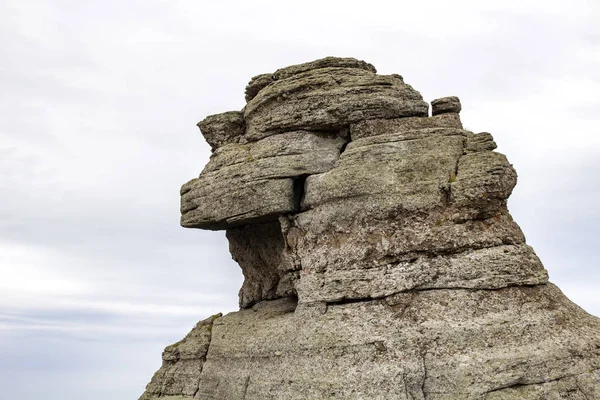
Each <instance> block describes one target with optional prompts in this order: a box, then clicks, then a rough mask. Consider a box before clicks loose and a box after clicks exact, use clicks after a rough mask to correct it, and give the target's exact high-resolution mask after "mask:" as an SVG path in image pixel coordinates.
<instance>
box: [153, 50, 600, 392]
mask: <svg viewBox="0 0 600 400" xmlns="http://www.w3.org/2000/svg"><path fill="white" fill-rule="evenodd" d="M246 100H247V102H248V103H247V105H246V107H245V108H244V110H243V111H241V112H237V111H232V112H227V113H223V114H218V115H213V116H209V117H207V118H206V119H205V120H204V121H202V122H200V123H199V124H198V125H199V127H200V130H201V131H202V134H203V135H204V137H205V138H206V140H207V142H208V143H209V144H210V145H211V147H212V149H213V153H212V156H211V158H210V161H209V163H208V164H207V165H206V167H205V168H204V170H203V171H202V173H201V174H200V176H199V177H198V178H196V179H193V180H191V181H190V182H188V183H186V184H185V185H183V187H182V189H181V213H182V216H181V224H182V225H183V226H184V227H189V228H200V229H211V230H217V229H224V230H226V231H227V238H228V240H229V246H230V251H231V254H232V256H233V258H234V260H236V261H237V262H238V263H239V265H240V267H241V269H242V272H243V274H244V277H245V281H244V284H243V286H242V288H241V290H240V293H239V300H240V308H241V310H240V311H239V312H235V313H231V314H228V315H225V316H221V315H217V316H213V317H211V318H209V319H207V320H204V321H201V322H200V323H199V324H198V325H197V326H196V327H195V328H194V329H193V330H192V332H190V334H188V336H186V337H185V338H184V339H183V340H182V341H181V342H178V343H176V344H173V345H171V346H168V347H167V348H166V349H165V351H164V353H163V366H162V367H161V368H160V370H159V371H158V372H157V373H156V374H155V375H154V377H153V378H152V381H151V382H150V383H149V384H148V386H147V388H146V392H145V393H144V394H143V395H142V397H141V399H143V400H150V399H156V398H165V399H167V398H168V399H189V398H195V399H222V400H237V399H239V400H242V399H247V400H250V399H286V400H293V399H334V398H335V399H404V400H409V399H412V400H414V399H421V400H425V399H427V400H450V399H465V400H466V399H469V400H476V399H481V400H484V399H485V400H498V399H582V400H584V399H585V400H591V399H600V320H599V319H597V318H595V317H592V316H591V315H589V314H587V313H586V312H585V311H583V310H582V309H581V308H579V307H578V306H576V305H575V304H573V303H572V302H570V301H569V300H568V299H567V298H566V297H565V296H564V295H563V294H562V293H561V292H560V290H559V289H558V288H557V287H556V286H554V285H552V284H551V283H549V282H548V277H547V273H546V270H545V269H544V267H543V265H542V263H541V262H540V260H539V259H538V257H537V256H536V254H535V252H534V251H533V249H532V248H531V247H530V246H528V245H527V244H526V243H525V237H524V235H523V233H522V232H521V229H520V228H519V226H518V225H517V224H516V223H515V222H514V221H513V219H512V218H511V216H510V214H509V212H508V209H507V206H506V201H507V199H508V197H509V196H510V194H511V192H512V190H513V188H514V186H515V184H516V182H517V174H516V172H515V170H514V168H513V167H512V165H511V164H510V163H509V162H508V160H507V159H506V157H505V156H504V155H502V154H500V153H497V152H495V151H494V149H495V148H496V144H495V143H494V140H493V138H492V136H491V135H490V134H489V133H486V132H483V133H477V134H475V133H473V132H470V131H467V130H464V129H463V127H462V124H461V120H460V117H459V112H460V111H461V104H460V101H459V99H458V98H456V97H445V98H442V99H437V100H434V101H432V102H431V105H432V116H429V113H428V111H429V105H428V104H427V103H426V102H425V101H423V99H422V97H421V95H420V94H419V92H417V91H416V90H414V89H413V88H412V87H411V86H410V85H408V84H406V83H404V80H403V78H402V77H401V76H400V75H377V74H376V70H375V68H374V67H373V66H372V65H370V64H368V63H365V62H364V61H358V60H355V59H350V58H332V57H328V58H325V59H321V60H317V61H313V62H310V63H306V64H300V65H295V66H291V67H287V68H283V69H280V70H278V71H276V72H275V73H273V74H264V75H259V76H256V77H254V78H252V80H251V81H250V83H249V85H248V87H247V88H246Z"/></svg>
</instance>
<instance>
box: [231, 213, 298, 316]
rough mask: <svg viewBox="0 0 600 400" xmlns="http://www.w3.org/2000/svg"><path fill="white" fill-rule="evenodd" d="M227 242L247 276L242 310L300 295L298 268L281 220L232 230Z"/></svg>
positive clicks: (241, 300) (243, 291)
mask: <svg viewBox="0 0 600 400" xmlns="http://www.w3.org/2000/svg"><path fill="white" fill-rule="evenodd" d="M227 240H229V251H230V252H231V255H232V256H233V259H234V260H235V261H236V262H237V263H238V264H239V265H240V267H241V268H242V273H243V274H244V277H245V280H244V284H243V285H242V288H241V289H240V292H239V298H240V307H241V308H247V307H248V306H252V305H254V304H255V303H258V302H259V301H262V300H270V299H277V298H281V297H292V296H295V295H296V288H295V285H294V284H295V281H296V280H297V279H298V272H297V271H298V266H297V265H296V264H295V262H294V259H293V255H291V254H289V252H288V247H287V244H286V242H285V239H284V237H283V235H282V232H281V224H280V222H279V221H277V220H276V221H271V222H268V223H263V224H251V225H244V226H242V227H238V228H231V229H228V230H227Z"/></svg>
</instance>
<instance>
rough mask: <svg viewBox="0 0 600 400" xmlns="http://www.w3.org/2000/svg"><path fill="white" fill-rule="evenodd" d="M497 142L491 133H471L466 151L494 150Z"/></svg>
mask: <svg viewBox="0 0 600 400" xmlns="http://www.w3.org/2000/svg"><path fill="white" fill-rule="evenodd" d="M443 115H452V114H442V116H443ZM496 147H498V146H497V145H496V142H494V138H493V137H492V134H491V133H488V132H481V133H477V134H469V135H468V136H467V143H466V145H465V152H466V153H473V152H477V151H492V150H495V149H496Z"/></svg>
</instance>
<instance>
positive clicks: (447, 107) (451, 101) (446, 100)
mask: <svg viewBox="0 0 600 400" xmlns="http://www.w3.org/2000/svg"><path fill="white" fill-rule="evenodd" d="M460 110H462V106H461V105H460V99H459V98H458V97H456V96H449V97H442V98H440V99H435V100H433V101H432V102H431V115H434V116H435V115H438V114H445V113H459V112H460Z"/></svg>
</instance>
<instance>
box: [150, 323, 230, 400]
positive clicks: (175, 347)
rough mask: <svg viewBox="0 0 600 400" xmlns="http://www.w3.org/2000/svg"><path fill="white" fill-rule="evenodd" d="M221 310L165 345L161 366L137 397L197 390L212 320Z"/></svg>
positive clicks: (190, 394)
mask: <svg viewBox="0 0 600 400" xmlns="http://www.w3.org/2000/svg"><path fill="white" fill-rule="evenodd" d="M219 317H221V314H217V315H213V316H212V317H210V318H207V319H205V320H203V321H200V322H198V324H197V325H196V326H195V327H194V329H192V331H191V332H190V333H188V334H187V336H186V337H185V338H183V339H182V340H181V341H179V342H177V343H174V344H172V345H170V346H167V347H166V348H165V351H164V352H163V355H162V359H163V364H162V367H161V368H160V369H159V370H158V371H157V372H156V374H154V376H153V377H152V380H151V381H150V383H149V384H148V385H147V386H146V391H145V392H144V394H142V396H141V397H140V400H150V399H154V398H158V397H160V398H165V397H168V398H171V400H176V399H177V397H171V396H188V398H189V397H193V396H194V395H195V394H196V393H197V392H198V384H199V381H200V373H201V372H202V368H203V366H204V362H205V361H206V353H207V352H208V347H209V345H210V340H211V336H212V328H213V323H214V321H215V320H216V319H217V318H219Z"/></svg>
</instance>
